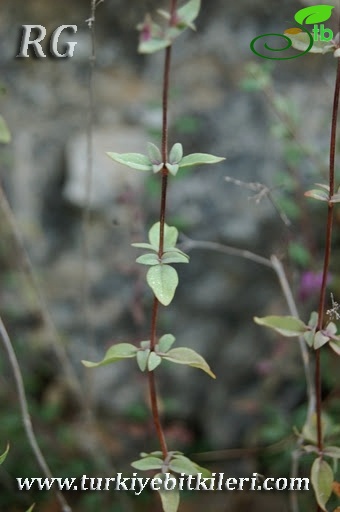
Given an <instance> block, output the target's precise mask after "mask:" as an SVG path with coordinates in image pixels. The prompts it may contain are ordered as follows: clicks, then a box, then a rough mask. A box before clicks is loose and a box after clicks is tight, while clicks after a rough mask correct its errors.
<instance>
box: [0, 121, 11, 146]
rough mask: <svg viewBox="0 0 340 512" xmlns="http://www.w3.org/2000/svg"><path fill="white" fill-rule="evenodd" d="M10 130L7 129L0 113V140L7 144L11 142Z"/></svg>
mask: <svg viewBox="0 0 340 512" xmlns="http://www.w3.org/2000/svg"><path fill="white" fill-rule="evenodd" d="M11 138H12V137H11V132H10V131H9V129H8V126H7V123H6V121H5V119H4V118H3V117H2V116H1V115H0V142H1V143H2V144H8V143H9V142H11Z"/></svg>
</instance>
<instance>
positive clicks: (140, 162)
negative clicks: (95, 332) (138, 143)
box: [107, 152, 152, 171]
mask: <svg viewBox="0 0 340 512" xmlns="http://www.w3.org/2000/svg"><path fill="white" fill-rule="evenodd" d="M107 155H108V156H109V157H110V158H112V160H114V161H115V162H118V163H119V164H123V165H126V166H127V167H131V168H132V169H138V170H139V171H151V170H152V163H151V162H150V160H149V158H148V157H147V156H145V155H142V154H140V153H112V152H110V153H107Z"/></svg>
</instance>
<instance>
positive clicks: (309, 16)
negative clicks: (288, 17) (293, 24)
mask: <svg viewBox="0 0 340 512" xmlns="http://www.w3.org/2000/svg"><path fill="white" fill-rule="evenodd" d="M332 9H334V6H332V5H312V6H310V7H305V8H303V9H300V10H299V11H297V13H296V14H295V16H294V19H295V21H297V22H298V23H299V24H300V25H304V24H306V25H313V24H314V23H323V22H324V21H327V20H328V19H329V18H330V17H331V15H332Z"/></svg>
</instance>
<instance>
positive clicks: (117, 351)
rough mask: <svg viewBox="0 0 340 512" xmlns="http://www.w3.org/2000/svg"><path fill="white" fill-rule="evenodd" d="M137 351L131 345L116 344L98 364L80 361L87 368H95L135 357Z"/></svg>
mask: <svg viewBox="0 0 340 512" xmlns="http://www.w3.org/2000/svg"><path fill="white" fill-rule="evenodd" d="M137 351H138V349H137V347H135V346H134V345H131V343H117V344H116V345H113V346H112V347H110V348H109V350H108V351H107V352H106V354H105V357H104V359H102V361H99V363H92V362H91V361H82V363H83V365H84V366H86V367H88V368H96V367H98V366H104V365H106V364H111V363H115V362H116V361H119V360H121V359H128V358H130V357H135V356H136V353H137Z"/></svg>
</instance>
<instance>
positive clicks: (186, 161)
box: [179, 153, 225, 169]
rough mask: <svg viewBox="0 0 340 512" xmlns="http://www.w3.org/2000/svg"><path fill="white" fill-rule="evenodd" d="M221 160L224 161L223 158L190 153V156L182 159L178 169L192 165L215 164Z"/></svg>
mask: <svg viewBox="0 0 340 512" xmlns="http://www.w3.org/2000/svg"><path fill="white" fill-rule="evenodd" d="M223 160H225V158H220V157H218V156H213V155H208V154H206V153H192V154H191V155H187V156H184V157H183V158H182V160H181V161H180V163H179V168H180V169H182V167H190V166H192V165H201V164H217V163H218V162H222V161H223Z"/></svg>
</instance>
